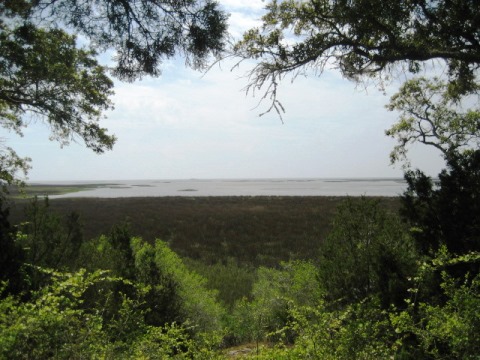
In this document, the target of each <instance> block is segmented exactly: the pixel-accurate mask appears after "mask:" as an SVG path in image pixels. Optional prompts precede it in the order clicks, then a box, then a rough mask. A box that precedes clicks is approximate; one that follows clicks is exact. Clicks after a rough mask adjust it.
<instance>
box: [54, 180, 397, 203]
mask: <svg viewBox="0 0 480 360" xmlns="http://www.w3.org/2000/svg"><path fill="white" fill-rule="evenodd" d="M52 184H53V183H49V185H52ZM56 184H61V185H74V184H82V185H85V184H95V185H92V187H93V188H92V189H88V190H82V191H79V192H75V193H69V194H64V195H56V196H51V198H65V197H101V198H118V197H154V196H347V195H349V196H361V195H366V196H398V195H400V194H401V193H402V192H403V191H404V190H405V188H406V183H405V181H404V180H403V179H262V180H258V179H255V180H248V179H242V180H137V181H133V180H132V181H125V180H122V181H111V182H63V183H56Z"/></svg>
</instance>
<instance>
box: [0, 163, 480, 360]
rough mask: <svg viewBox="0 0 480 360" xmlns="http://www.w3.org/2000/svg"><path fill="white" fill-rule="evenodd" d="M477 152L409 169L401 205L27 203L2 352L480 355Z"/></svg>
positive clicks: (5, 268) (8, 235) (15, 247)
mask: <svg viewBox="0 0 480 360" xmlns="http://www.w3.org/2000/svg"><path fill="white" fill-rule="evenodd" d="M471 160H472V161H469V162H466V163H464V164H462V163H458V164H457V165H458V166H457V167H455V166H451V167H450V168H449V169H448V170H446V171H444V172H443V173H442V174H441V176H440V180H439V182H440V183H439V184H438V185H435V184H434V183H433V182H432V181H431V179H429V178H427V177H425V176H424V175H423V174H422V173H420V172H416V173H414V172H412V173H409V174H407V180H408V182H409V190H408V191H407V193H406V194H405V195H404V197H403V198H402V201H400V199H371V198H365V197H361V198H295V197H289V198H283V197H282V198H272V197H259V198H256V197H254V198H244V197H238V198H233V197H232V198H158V199H113V200H112V199H109V200H103V199H81V200H79V199H70V200H56V201H48V200H45V201H43V200H39V199H34V200H33V201H30V202H27V203H25V202H23V203H21V202H18V201H17V203H16V205H15V206H14V207H13V208H12V209H13V211H12V214H11V215H12V216H10V214H9V212H8V210H7V209H6V208H3V209H2V212H1V215H2V221H1V222H0V226H2V232H1V234H2V239H1V240H2V247H3V249H5V251H6V252H5V253H6V254H8V256H7V257H6V256H5V255H4V258H3V261H2V269H1V270H2V272H1V274H2V279H3V280H5V282H3V283H2V284H3V285H2V298H1V300H0V310H1V312H0V314H1V315H0V349H1V351H0V358H5V359H7V358H63V359H71V358H98V357H100V358H108V359H117V358H140V359H165V358H177V359H215V358H218V359H223V358H228V357H231V356H236V355H235V354H238V350H234V351H233V352H232V351H231V350H230V348H231V347H234V349H238V346H241V345H242V344H249V345H248V347H245V349H249V350H248V351H250V352H249V353H247V354H245V356H250V357H253V358H258V359H303V358H312V359H353V358H364V359H372V358H373V359H385V358H395V359H444V358H455V359H457V358H460V359H475V358H476V357H477V356H478V354H479V353H480V345H479V344H480V335H479V334H480V331H479V330H480V315H479V312H478V309H479V308H480V292H479V286H480V277H479V263H480V254H479V252H478V248H477V246H478V241H479V238H480V237H479V235H480V234H479V231H478V229H479V228H478V220H479V219H478V216H479V212H478V211H477V210H478V204H479V203H478V201H479V200H480V196H477V195H478V191H479V190H477V189H479V187H478V186H477V185H478V179H477V178H479V177H478V173H477V172H475V171H471V169H470V167H472V166H473V167H475V168H480V166H478V164H479V163H478V161H477V160H478V159H477V158H476V157H474V156H472V159H471ZM472 184H473V185H472ZM25 205H26V210H24V211H23V210H21V209H22V207H23V206H25ZM399 210H400V211H399ZM466 213H467V214H470V215H471V216H465V214H466ZM22 214H24V215H22ZM400 214H403V215H402V216H400ZM8 219H10V220H11V221H12V223H16V224H18V225H17V226H12V225H10V222H9V220H8ZM458 223H461V224H462V231H463V233H462V232H460V230H458V229H457V230H455V226H456V224H458ZM129 224H130V225H129ZM133 234H135V235H133ZM155 234H157V235H155ZM137 235H138V236H137ZM454 237H456V238H455V239H454ZM160 239H161V240H160ZM5 253H4V254H5ZM5 260H8V261H5ZM252 344H253V346H252ZM252 348H253V349H254V350H252ZM241 349H242V348H240V350H241Z"/></svg>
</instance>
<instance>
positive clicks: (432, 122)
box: [386, 77, 480, 167]
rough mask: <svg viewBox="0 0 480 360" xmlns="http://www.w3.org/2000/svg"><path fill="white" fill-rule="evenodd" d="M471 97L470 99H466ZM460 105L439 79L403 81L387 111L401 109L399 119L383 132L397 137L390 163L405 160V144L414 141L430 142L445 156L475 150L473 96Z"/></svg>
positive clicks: (477, 115) (479, 132) (477, 126)
mask: <svg viewBox="0 0 480 360" xmlns="http://www.w3.org/2000/svg"><path fill="white" fill-rule="evenodd" d="M469 100H470V101H469ZM464 102H467V103H468V102H470V104H461V102H460V101H459V100H458V99H457V97H456V96H455V95H452V94H451V93H450V92H449V87H448V83H447V82H445V81H442V80H440V79H438V78H433V79H427V78H424V77H421V78H415V79H412V80H409V81H407V82H405V83H404V84H403V85H402V86H401V87H400V90H399V91H398V93H397V94H395V95H394V96H393V97H392V98H391V100H390V104H389V105H388V106H387V107H388V109H389V110H392V111H393V110H397V111H399V112H400V114H401V115H400V119H399V120H398V122H397V123H395V124H394V125H393V126H392V127H391V128H390V129H388V130H387V131H386V134H387V135H388V136H391V137H393V138H394V139H396V140H397V145H396V146H395V147H394V149H393V151H392V152H391V154H390V158H391V161H392V163H395V162H397V161H402V160H404V161H406V166H407V167H408V166H409V162H408V160H407V156H406V154H407V151H408V147H409V146H410V145H412V144H413V143H415V142H420V143H422V144H425V145H430V146H433V147H435V148H437V149H438V150H440V152H441V153H442V154H443V156H444V158H445V159H447V160H448V159H449V158H452V157H453V156H455V155H458V154H459V153H461V152H463V151H465V150H470V149H472V148H474V149H478V148H479V145H480V109H479V107H478V104H475V105H473V104H472V103H473V99H465V101H464Z"/></svg>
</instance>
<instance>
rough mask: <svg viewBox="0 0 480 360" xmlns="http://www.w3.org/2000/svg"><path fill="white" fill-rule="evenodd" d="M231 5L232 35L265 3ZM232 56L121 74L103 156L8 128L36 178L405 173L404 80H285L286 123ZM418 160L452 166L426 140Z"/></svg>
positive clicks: (33, 128) (44, 132) (429, 169)
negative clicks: (205, 67)
mask: <svg viewBox="0 0 480 360" xmlns="http://www.w3.org/2000/svg"><path fill="white" fill-rule="evenodd" d="M220 3H221V4H222V5H223V7H224V9H225V10H226V11H227V12H229V13H231V16H230V19H229V22H230V33H231V34H232V36H233V37H234V38H236V39H239V38H240V36H241V34H242V33H243V31H244V30H246V29H248V28H251V27H252V26H255V25H256V24H258V23H259V22H258V21H259V19H260V17H261V16H262V14H263V11H264V10H263V8H264V6H265V3H264V2H263V1H260V0H222V1H220ZM232 66H233V63H232V62H231V61H225V62H222V63H220V64H219V65H215V66H214V67H213V68H212V69H210V71H208V72H207V73H205V74H204V73H201V72H198V71H193V70H191V69H188V68H186V67H185V64H184V60H183V59H175V60H172V61H168V62H166V63H165V64H164V66H163V75H162V76H161V77H159V78H145V79H143V80H142V81H136V82H135V83H122V82H120V81H115V95H114V97H113V102H114V103H115V109H114V110H113V111H109V112H108V113H106V118H105V119H104V120H102V122H101V125H102V127H106V128H108V129H109V132H110V133H112V134H115V136H116V137H117V138H118V140H117V143H116V144H115V146H114V148H113V150H112V151H108V152H106V153H104V154H103V155H97V154H95V153H93V152H92V151H91V150H89V149H87V148H86V147H85V146H84V145H83V144H82V143H81V142H79V143H72V144H71V145H69V146H66V147H63V148H60V146H59V144H58V143H56V142H52V141H50V140H49V129H48V127H47V126H46V125H45V124H42V123H31V124H29V126H28V127H27V128H25V130H24V136H23V137H22V138H20V137H17V136H16V135H15V134H13V133H6V134H5V133H4V132H3V130H2V137H3V138H5V140H6V145H8V146H10V147H12V148H14V149H15V150H16V151H17V153H18V154H19V155H20V156H29V157H31V158H32V163H31V165H32V169H31V170H30V172H29V174H28V181H31V182H37V181H75V180H78V181H90V180H133V179H135V180H137V179H238V178H365V177H402V169H401V167H400V166H395V167H393V166H391V165H390V163H389V156H388V155H389V153H390V151H391V150H392V148H393V146H394V145H395V142H394V140H393V139H390V138H388V137H387V136H385V129H387V128H389V127H390V126H391V125H392V124H393V123H394V122H395V120H396V118H397V116H398V114H396V113H392V112H389V111H387V109H385V105H386V104H387V103H388V100H389V98H390V96H392V95H393V93H394V92H395V90H396V89H397V88H398V84H399V83H395V82H393V83H392V84H390V85H389V86H388V87H387V89H386V94H385V93H383V92H382V91H379V90H378V89H376V88H375V87H374V86H371V87H368V88H367V89H365V88H362V87H361V86H356V85H355V84H354V83H352V82H350V81H348V80H346V79H344V78H342V76H341V75H340V73H339V72H338V71H335V70H333V69H331V70H327V71H325V72H324V73H323V74H322V75H321V76H315V75H314V74H311V75H310V76H308V77H298V78H296V79H295V81H293V82H292V81H291V79H289V78H288V77H287V78H286V79H285V80H284V82H283V83H282V84H281V87H280V89H279V94H278V95H279V99H280V101H281V102H282V104H283V106H284V107H285V109H286V113H285V114H284V115H283V123H282V121H281V120H280V118H279V117H278V115H277V114H276V113H275V112H272V113H269V114H266V115H264V116H261V117H260V116H259V114H261V113H262V112H263V111H264V110H265V109H266V107H267V106H268V103H263V104H262V103H261V104H260V105H259V106H258V103H259V101H260V98H261V93H259V94H256V96H255V97H254V96H252V94H246V93H245V91H244V90H243V89H244V87H245V86H246V85H247V79H246V78H245V77H244V75H245V73H246V72H247V71H248V70H249V69H251V67H252V63H248V62H246V63H243V64H241V66H240V67H239V68H238V69H235V70H232ZM411 159H412V163H413V165H414V166H415V167H419V168H420V169H422V170H423V171H424V172H426V173H427V174H429V175H436V174H438V172H439V170H440V169H441V168H442V166H443V160H442V158H441V157H440V155H439V153H438V152H436V151H435V150H433V149H429V148H428V147H425V146H418V147H416V148H415V149H413V151H412V152H411Z"/></svg>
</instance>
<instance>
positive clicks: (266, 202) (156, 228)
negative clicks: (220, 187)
mask: <svg viewBox="0 0 480 360" xmlns="http://www.w3.org/2000/svg"><path fill="white" fill-rule="evenodd" d="M344 199H345V198H343V197H150V198H115V199H104V198H70V199H54V200H50V208H51V210H52V211H54V212H56V213H58V214H60V215H62V216H63V215H67V214H69V213H71V212H72V211H75V212H77V213H78V214H79V215H80V221H81V223H82V225H83V232H84V238H85V239H90V238H94V237H98V236H99V235H101V234H106V233H108V232H109V231H110V230H111V228H112V227H113V226H114V225H118V224H122V223H128V224H130V228H131V232H132V234H134V235H135V236H140V237H142V238H143V239H145V240H147V241H149V242H153V241H154V240H155V239H157V238H158V239H161V240H163V241H166V242H168V243H169V245H170V247H171V248H172V250H174V251H175V252H176V253H178V254H179V255H180V256H182V257H188V258H191V259H194V260H199V261H201V262H202V263H204V264H206V265H210V264H216V263H223V264H226V263H227V262H228V261H229V259H235V261H236V262H237V263H238V264H239V265H242V264H244V265H248V266H254V267H257V266H276V265H277V264H278V263H279V262H280V261H285V260H290V259H310V258H312V257H315V256H316V255H317V249H318V247H319V245H320V243H321V242H322V241H323V239H324V238H325V236H326V235H327V234H328V232H329V230H330V228H331V221H332V219H333V215H334V213H335V209H336V207H337V206H338V205H339V204H340V203H341V202H342V201H343V200H344ZM381 201H382V204H384V205H385V206H386V207H390V208H396V207H397V206H398V199H397V198H383V199H382V200H381ZM27 202H28V200H18V199H17V200H16V201H15V203H14V204H13V205H12V209H11V221H12V223H13V224H15V223H19V222H21V221H24V210H23V209H24V207H25V205H26V203H27Z"/></svg>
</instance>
